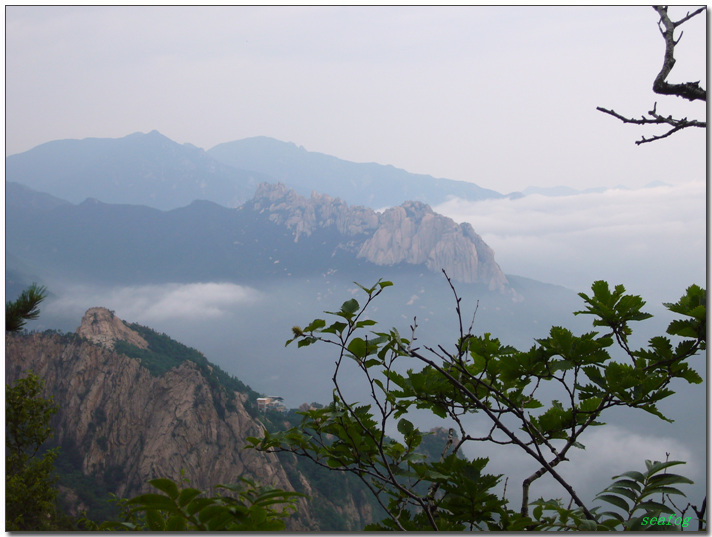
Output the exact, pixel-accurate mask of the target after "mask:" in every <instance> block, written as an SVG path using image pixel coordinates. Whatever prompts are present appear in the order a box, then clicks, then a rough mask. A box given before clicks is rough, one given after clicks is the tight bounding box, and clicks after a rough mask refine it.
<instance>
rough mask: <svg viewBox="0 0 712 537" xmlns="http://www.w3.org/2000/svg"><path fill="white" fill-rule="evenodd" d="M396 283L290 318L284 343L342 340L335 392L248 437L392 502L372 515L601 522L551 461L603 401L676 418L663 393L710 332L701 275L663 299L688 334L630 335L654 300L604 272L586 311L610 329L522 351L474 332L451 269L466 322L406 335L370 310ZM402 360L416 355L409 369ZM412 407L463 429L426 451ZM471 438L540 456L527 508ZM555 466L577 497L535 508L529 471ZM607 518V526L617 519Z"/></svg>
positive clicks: (404, 520) (425, 523) (431, 520)
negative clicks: (358, 379)
mask: <svg viewBox="0 0 712 537" xmlns="http://www.w3.org/2000/svg"><path fill="white" fill-rule="evenodd" d="M448 282H450V280H449V278H448ZM390 285H392V284H391V283H390V282H383V281H379V282H377V283H376V285H374V286H373V287H370V288H366V287H363V286H359V287H361V289H362V290H363V291H364V292H365V293H366V300H365V302H364V304H363V305H361V304H360V303H359V302H358V301H357V300H356V299H353V298H352V299H349V300H347V301H346V302H344V303H343V304H342V306H341V308H340V309H339V310H338V311H332V312H326V313H327V314H328V315H330V316H331V317H332V320H331V321H330V322H329V321H328V320H327V319H315V320H314V321H312V322H311V323H309V324H308V325H307V326H306V327H304V328H300V327H294V328H293V337H292V338H291V339H290V340H289V341H287V343H286V344H287V345H289V344H290V343H293V342H294V341H296V342H297V345H298V346H299V347H307V346H310V345H313V344H316V343H326V344H328V345H332V346H333V347H334V349H335V350H336V351H338V358H337V360H336V368H335V372H334V376H333V383H334V391H333V401H332V403H331V404H330V405H329V406H327V407H324V408H320V409H311V410H308V411H305V412H302V413H300V414H301V415H302V416H303V418H302V422H301V423H300V424H299V425H298V426H295V427H292V428H290V429H288V430H286V431H281V432H271V433H270V432H266V433H265V436H264V438H261V439H258V438H251V439H249V442H250V444H251V445H252V446H253V447H256V448H258V449H262V450H266V451H277V452H280V451H288V452H292V453H295V454H297V455H300V456H302V457H306V458H308V459H311V460H312V461H314V462H315V463H317V464H319V465H321V466H322V467H324V468H327V469H331V470H332V471H338V472H344V473H351V474H352V475H355V476H357V477H358V478H359V479H361V480H362V482H363V483H364V484H365V485H366V486H367V487H368V488H369V489H370V490H371V492H372V493H373V494H374V496H375V497H376V498H377V500H378V502H379V504H380V505H381V506H383V507H384V508H385V509H386V511H387V513H388V519H387V520H384V521H383V522H382V523H381V524H379V525H374V526H372V527H371V528H370V529H400V530H418V529H420V530H438V529H440V530H443V529H447V530H459V529H477V528H480V529H499V530H510V531H511V530H516V529H523V528H527V529H533V528H536V527H538V525H545V524H546V523H548V522H546V521H543V519H542V518H541V517H542V516H543V515H542V512H543V510H544V507H546V508H547V509H553V510H554V511H556V512H557V513H558V516H559V519H558V520H559V522H560V521H561V519H562V517H564V518H566V520H564V522H562V524H564V525H566V524H569V523H573V524H574V525H576V526H577V527H581V528H585V529H595V528H596V524H598V522H597V520H598V519H597V518H596V514H595V513H596V512H595V510H589V509H588V507H587V506H586V505H585V504H584V503H583V501H582V500H581V498H579V496H578V495H577V494H576V491H575V490H574V489H573V488H572V487H571V485H570V484H569V483H568V482H567V481H566V479H565V478H564V477H562V475H560V474H559V473H558V471H557V470H556V466H557V465H558V464H560V463H562V462H564V461H566V460H568V459H567V458H566V455H567V453H568V451H569V450H570V449H571V448H578V449H583V448H584V445H583V444H582V443H581V437H582V436H583V434H584V432H585V431H586V430H587V429H588V428H589V427H592V426H600V425H603V421H602V419H601V418H602V416H603V415H604V414H605V413H606V411H607V410H608V409H610V408H614V407H617V406H623V407H629V408H631V409H640V410H643V411H646V412H649V413H652V414H654V415H656V416H658V417H660V418H661V419H663V420H668V418H667V417H666V416H664V415H663V414H662V413H661V412H660V411H659V409H658V406H657V405H658V403H659V402H660V401H662V400H664V399H666V398H667V397H669V396H671V395H672V394H673V393H674V392H673V391H672V389H671V388H670V385H671V382H672V381H673V380H674V379H683V380H685V381H686V382H689V383H699V382H701V378H700V377H699V375H698V374H697V373H696V372H695V371H694V370H693V369H692V368H691V366H690V363H689V359H690V358H691V357H692V356H694V355H695V354H697V352H698V351H699V350H701V349H704V348H705V345H706V332H705V328H704V326H705V324H706V305H705V304H706V293H705V291H704V290H703V289H700V288H699V287H697V286H692V287H690V288H689V289H688V290H687V292H686V294H685V295H684V296H683V297H682V298H681V299H680V300H679V301H678V302H677V303H675V304H667V307H668V309H670V310H671V311H673V312H675V313H678V314H680V315H683V316H685V317H686V319H684V320H682V321H680V320H676V321H673V322H672V323H670V325H669V327H668V334H669V335H672V336H675V337H677V338H678V339H679V341H676V342H675V343H673V342H672V341H671V340H670V339H668V338H667V337H665V336H657V337H654V338H651V339H650V341H649V343H648V346H647V347H644V348H641V349H632V348H631V347H630V344H629V339H630V335H631V334H632V333H633V329H632V325H633V323H634V322H640V321H644V320H646V319H649V318H650V317H651V315H650V314H648V313H646V312H644V311H643V310H642V308H643V307H644V305H645V302H644V301H643V300H642V299H641V298H640V297H638V296H635V295H628V294H626V293H625V288H624V287H623V286H622V285H617V286H615V287H614V288H613V289H611V288H610V287H609V285H608V284H607V283H606V282H603V281H597V282H595V283H594V284H593V286H592V293H591V295H590V296H589V295H586V294H584V293H581V294H580V296H581V298H582V299H583V300H584V302H585V304H586V309H585V310H583V311H579V312H577V314H587V315H592V316H593V317H594V320H593V326H594V327H596V328H598V327H603V328H604V333H599V332H597V331H593V332H588V333H585V334H582V335H578V336H577V335H575V334H573V333H572V332H571V331H569V330H567V329H565V328H562V327H556V326H555V327H552V328H551V330H550V332H549V335H548V337H546V338H542V339H539V340H537V341H536V345H534V346H532V348H531V349H529V350H528V351H520V350H517V349H515V348H513V347H511V346H507V345H504V344H502V343H501V342H500V341H499V340H498V339H496V338H493V337H492V336H491V335H490V334H483V335H476V334H473V333H472V326H470V328H469V329H465V327H464V326H463V322H462V314H461V309H460V302H461V299H460V298H459V297H458V296H457V293H456V292H455V289H454V287H453V286H452V284H451V283H450V286H451V288H452V290H453V293H454V295H455V302H456V312H457V322H458V324H459V328H460V337H459V338H458V340H457V341H456V342H455V345H451V346H450V347H447V346H445V345H438V346H437V347H427V346H425V347H422V348H421V347H419V346H417V343H416V341H417V338H416V337H415V333H416V328H417V323H416V321H415V320H414V322H413V324H412V325H411V327H410V329H411V334H412V335H411V337H409V338H406V337H403V336H402V335H401V334H400V333H399V331H398V330H397V329H396V328H392V329H390V330H388V331H382V330H381V331H379V330H377V329H375V328H374V327H375V326H376V324H377V323H376V322H375V321H374V320H371V319H368V318H366V312H367V310H368V308H369V306H370V305H371V303H372V302H373V301H374V300H375V299H376V298H377V297H378V296H379V295H380V294H381V293H382V292H383V291H384V289H386V288H387V287H389V286H390ZM448 349H449V350H448ZM621 357H622V359H621ZM403 361H405V362H406V365H407V366H408V368H407V371H406V372H405V373H403V370H404V367H402V366H400V364H401V362H403ZM397 363H398V364H399V366H398V367H396V364H397ZM415 365H419V366H420V367H419V368H418V369H416V368H415V367H413V366H415ZM354 367H355V368H356V369H355V370H356V371H357V372H360V374H361V375H362V376H363V378H364V379H365V382H366V383H367V385H368V388H369V390H370V394H371V397H370V401H368V402H366V403H358V402H350V401H348V400H347V399H346V397H345V396H344V393H343V392H342V390H341V377H342V376H344V375H349V376H350V377H351V376H353V374H354ZM547 385H549V386H552V387H555V388H558V391H559V393H561V394H562V396H563V397H561V398H559V399H557V400H553V401H546V400H544V399H543V398H542V397H541V396H538V393H539V392H540V391H541V390H542V388H543V387H544V386H547ZM413 409H420V410H426V411H429V412H431V413H432V414H433V415H434V416H436V417H439V418H441V419H444V420H447V423H452V424H454V426H455V431H456V432H457V433H458V434H457V436H455V435H451V437H450V439H449V440H448V441H446V442H445V445H444V446H443V447H442V454H441V456H440V458H439V460H437V459H435V460H433V459H430V460H426V459H425V457H424V456H423V454H422V453H421V452H419V451H418V446H419V445H420V444H421V443H422V442H423V438H424V437H425V436H426V435H427V433H423V432H421V431H420V430H419V429H418V428H417V427H416V426H414V425H413V423H412V422H411V421H409V420H408V419H407V418H406V416H407V414H408V412H409V411H411V410H413ZM470 414H480V415H483V416H484V418H485V419H487V420H488V421H489V422H490V425H491V426H490V429H489V433H488V434H486V435H484V436H481V437H479V438H474V437H472V436H471V435H470V434H469V433H468V430H467V428H466V426H465V425H464V423H463V417H464V416H466V415H470ZM389 425H390V426H391V427H393V426H394V427H395V429H396V430H397V431H398V433H399V435H400V437H399V438H398V439H394V438H390V437H388V436H387V435H386V433H385V430H386V428H387V427H388V426H389ZM466 442H491V443H495V444H498V445H514V446H517V447H518V448H519V449H521V450H522V451H523V452H524V453H526V454H527V455H529V456H530V458H531V459H532V460H533V462H534V463H535V464H536V468H538V469H537V470H536V471H535V472H534V473H533V474H532V475H531V476H529V477H528V478H527V479H525V480H524V482H523V483H522V492H523V494H522V497H523V499H522V506H521V509H520V510H519V512H515V511H514V510H512V509H511V508H509V507H508V502H507V500H506V498H504V497H502V498H500V497H498V496H496V495H495V494H494V493H493V492H492V491H493V489H494V488H495V487H496V486H497V484H498V483H499V482H500V480H501V477H502V476H494V475H489V474H486V473H485V472H484V468H485V465H486V462H487V460H486V459H474V460H468V459H466V458H464V457H462V456H461V451H460V450H461V447H462V446H463V444H464V443H466ZM554 442H556V446H555V445H554ZM546 474H549V475H551V476H552V477H553V478H554V479H555V480H556V481H557V482H558V483H559V484H560V485H561V486H562V487H563V488H564V490H565V491H566V493H567V494H568V495H569V496H570V497H571V499H572V502H573V503H574V504H575V506H574V508H573V509H569V508H566V509H565V508H564V507H562V506H561V505H559V504H557V503H556V502H554V503H546V504H542V503H541V502H543V500H540V502H539V503H536V502H535V504H533V505H535V506H536V507H535V509H536V510H537V511H536V514H537V515H538V517H535V518H537V519H538V520H539V522H537V521H535V520H533V519H532V518H531V517H530V516H529V498H528V492H529V487H530V485H531V483H532V482H533V481H535V480H536V479H538V478H540V477H541V476H543V475H546ZM610 497H612V496H611V495H610V494H608V495H603V496H602V497H601V499H606V498H610ZM547 520H548V519H547ZM615 520H617V519H615ZM572 521H573V522H572ZM559 522H557V523H559ZM602 524H603V523H602ZM605 524H608V526H610V527H612V525H613V522H611V521H608V522H605Z"/></svg>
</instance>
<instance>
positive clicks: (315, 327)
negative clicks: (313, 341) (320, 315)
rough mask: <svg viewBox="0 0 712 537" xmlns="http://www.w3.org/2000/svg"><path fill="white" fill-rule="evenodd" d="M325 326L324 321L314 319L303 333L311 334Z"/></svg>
mask: <svg viewBox="0 0 712 537" xmlns="http://www.w3.org/2000/svg"><path fill="white" fill-rule="evenodd" d="M325 326H326V321H325V320H324V319H314V320H313V321H312V322H311V323H309V325H308V326H305V327H304V332H313V331H314V330H318V329H319V328H324V327H325Z"/></svg>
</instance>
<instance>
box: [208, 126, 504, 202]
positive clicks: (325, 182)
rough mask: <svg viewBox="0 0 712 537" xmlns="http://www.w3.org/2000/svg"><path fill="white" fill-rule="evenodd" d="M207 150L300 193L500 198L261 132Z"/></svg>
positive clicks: (391, 198) (374, 198)
mask: <svg viewBox="0 0 712 537" xmlns="http://www.w3.org/2000/svg"><path fill="white" fill-rule="evenodd" d="M207 154H208V155H210V156H211V157H213V158H215V159H216V160H218V161H220V162H222V163H224V164H230V165H233V166H237V167H240V168H243V169H247V170H254V171H257V172H260V173H263V174H265V175H269V176H271V177H272V178H274V180H275V181H279V182H281V183H284V184H286V185H287V186H289V187H291V188H293V189H294V190H296V191H297V192H299V193H300V194H302V195H309V193H310V192H311V191H317V192H320V193H322V194H328V195H330V196H338V197H340V198H341V199H343V200H346V201H347V202H348V203H349V204H352V205H365V206H366V207H371V208H373V209H380V208H383V207H391V206H395V205H400V204H401V203H403V202H404V201H420V202H423V203H427V204H429V205H437V204H439V203H443V202H445V201H447V200H448V199H449V198H450V197H453V196H455V197H459V198H463V199H467V200H470V201H478V200H484V199H498V198H502V197H504V196H503V195H502V194H500V193H499V192H495V191H494V190H490V189H487V188H482V187H480V186H477V185H476V184H474V183H469V182H465V181H454V180H451V179H441V178H435V177H433V176H431V175H424V174H414V173H409V172H407V171H405V170H402V169H398V168H395V167H393V166H390V165H382V164H376V163H355V162H349V161H346V160H342V159H339V158H336V157H333V156H330V155H326V154H323V153H316V152H311V151H307V150H306V149H304V148H303V147H301V146H297V145H296V144H293V143H288V142H281V141H279V140H275V139H273V138H268V137H266V136H258V137H254V138H246V139H244V140H237V141H234V142H227V143H223V144H219V145H217V146H215V147H213V148H212V149H210V150H208V151H207Z"/></svg>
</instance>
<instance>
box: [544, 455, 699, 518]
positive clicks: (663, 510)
mask: <svg viewBox="0 0 712 537" xmlns="http://www.w3.org/2000/svg"><path fill="white" fill-rule="evenodd" d="M679 464H685V463H684V462H682V461H667V462H659V461H655V462H651V461H647V460H646V461H645V466H646V470H645V471H644V472H638V471H629V472H624V473H622V474H621V475H617V476H614V477H613V479H615V480H616V481H614V482H613V484H611V485H610V486H609V487H607V488H606V489H605V490H604V491H602V492H601V493H600V494H598V495H597V496H596V499H597V500H599V501H603V502H606V503H608V504H611V505H612V506H614V507H615V508H617V509H618V511H604V512H599V508H598V507H596V508H594V509H592V510H591V512H592V513H593V514H594V517H595V518H594V519H593V520H590V519H587V518H586V517H585V516H584V513H583V511H582V510H581V509H569V508H565V507H563V504H562V502H561V500H548V501H545V500H543V499H540V500H537V501H536V502H534V503H533V504H532V505H535V506H536V507H535V508H534V510H533V515H534V519H535V520H536V521H537V523H538V524H539V528H538V529H542V530H550V529H568V530H581V531H597V530H603V531H611V530H616V531H621V530H623V531H634V530H637V531H646V530H648V531H649V530H653V531H655V530H663V531H669V530H670V529H673V530H674V529H681V527H680V526H681V524H684V525H685V527H687V525H689V522H690V518H691V517H687V518H684V516H678V517H677V518H678V519H679V520H680V523H678V524H677V526H676V525H675V524H674V523H672V524H663V523H662V522H661V524H660V525H656V524H655V523H653V524H652V525H651V524H650V521H651V520H653V519H656V520H662V519H664V518H666V517H669V516H671V515H672V516H673V519H674V518H675V515H677V514H678V512H677V511H675V509H674V506H673V504H672V502H669V503H668V504H666V503H664V502H665V498H666V497H667V498H668V501H669V498H670V495H678V496H685V494H684V493H683V492H682V491H681V490H680V489H678V488H676V487H675V486H673V485H682V484H692V481H691V480H690V479H688V478H686V477H684V476H681V475H678V474H670V473H667V469H668V468H670V467H671V466H676V465H679ZM653 496H656V497H659V498H660V501H657V500H656V499H654V498H653ZM682 515H684V512H683V513H682Z"/></svg>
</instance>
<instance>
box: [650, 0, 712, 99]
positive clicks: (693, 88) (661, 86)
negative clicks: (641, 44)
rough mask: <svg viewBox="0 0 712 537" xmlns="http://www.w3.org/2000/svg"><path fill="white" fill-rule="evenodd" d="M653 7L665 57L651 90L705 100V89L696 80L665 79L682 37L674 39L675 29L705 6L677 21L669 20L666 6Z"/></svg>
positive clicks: (684, 97)
mask: <svg viewBox="0 0 712 537" xmlns="http://www.w3.org/2000/svg"><path fill="white" fill-rule="evenodd" d="M653 9H654V10H655V11H656V12H657V13H658V15H660V22H658V27H659V28H660V33H661V34H662V36H663V39H665V58H664V60H663V67H662V69H660V72H659V73H658V76H656V77H655V81H654V82H653V91H654V92H655V93H659V94H660V95H676V96H677V97H682V98H683V99H687V100H688V101H706V100H707V91H705V89H704V88H702V87H700V83H699V81H698V82H686V83H684V84H670V83H669V82H668V81H667V77H668V75H669V74H670V71H672V68H673V66H674V65H675V45H677V44H678V43H679V42H680V39H682V33H680V37H679V38H678V39H677V40H675V35H674V34H675V29H676V28H677V27H678V26H680V25H682V24H683V23H684V22H687V21H688V20H690V19H691V18H692V17H694V16H695V15H699V14H700V13H702V12H703V11H704V10H705V9H707V8H706V7H701V8H699V9H697V10H696V11H694V12H692V13H689V12H688V13H687V15H686V16H685V17H683V18H682V19H680V20H679V21H677V22H673V21H672V20H670V17H669V16H668V12H667V10H668V8H667V6H653Z"/></svg>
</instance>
